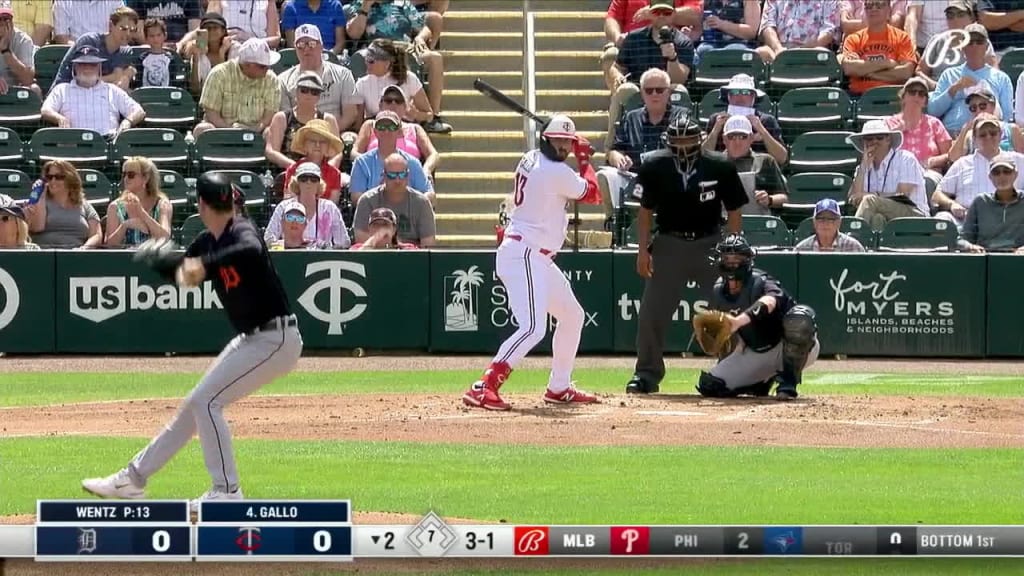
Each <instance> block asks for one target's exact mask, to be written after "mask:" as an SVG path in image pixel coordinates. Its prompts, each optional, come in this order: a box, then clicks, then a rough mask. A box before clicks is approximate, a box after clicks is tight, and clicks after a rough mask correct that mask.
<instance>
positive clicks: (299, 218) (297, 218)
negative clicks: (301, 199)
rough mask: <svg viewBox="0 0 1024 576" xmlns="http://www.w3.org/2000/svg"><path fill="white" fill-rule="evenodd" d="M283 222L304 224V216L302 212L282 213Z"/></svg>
mask: <svg viewBox="0 0 1024 576" xmlns="http://www.w3.org/2000/svg"><path fill="white" fill-rule="evenodd" d="M284 221H285V222H292V223H294V224H305V223H306V217H305V216H303V215H302V214H295V213H289V214H285V215H284Z"/></svg>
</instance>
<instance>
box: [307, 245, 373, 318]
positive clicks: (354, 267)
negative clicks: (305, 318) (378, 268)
mask: <svg viewBox="0 0 1024 576" xmlns="http://www.w3.org/2000/svg"><path fill="white" fill-rule="evenodd" d="M324 271H326V272H327V277H326V278H323V279H321V280H317V281H316V282H314V283H313V284H311V285H310V286H309V288H306V291H305V292H303V293H302V296H299V304H302V307H303V308H305V309H306V311H307V312H309V315H310V316H312V317H313V318H316V319H317V320H320V321H321V322H326V323H327V334H328V335H329V336H341V335H342V334H344V333H345V332H344V330H343V327H344V325H345V323H347V322H351V321H352V320H355V319H356V318H359V317H360V316H361V315H362V314H363V312H365V311H366V304H365V303H364V302H358V303H356V304H352V305H351V306H350V307H349V308H348V309H344V308H343V306H344V303H343V302H342V296H341V291H342V290H345V291H347V292H349V293H351V294H352V296H354V297H355V298H366V289H365V288H363V287H362V285H360V284H359V282H356V281H355V280H352V279H350V278H345V277H344V274H343V273H344V272H346V271H348V272H350V273H353V274H356V275H358V276H359V277H361V278H364V279H365V278H366V266H364V265H362V264H359V263H358V262H345V261H341V260H326V261H322V262H313V263H312V264H309V265H307V266H306V278H309V277H310V276H313V275H314V274H316V273H318V272H324ZM325 290H326V291H327V310H323V309H322V308H320V307H319V306H317V303H316V301H317V296H318V295H319V294H320V293H321V292H323V291H325Z"/></svg>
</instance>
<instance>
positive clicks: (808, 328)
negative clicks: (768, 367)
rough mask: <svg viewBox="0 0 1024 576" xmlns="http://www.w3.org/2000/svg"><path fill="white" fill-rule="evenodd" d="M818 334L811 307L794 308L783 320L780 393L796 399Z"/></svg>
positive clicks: (799, 306)
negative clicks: (798, 387)
mask: <svg viewBox="0 0 1024 576" xmlns="http://www.w3.org/2000/svg"><path fill="white" fill-rule="evenodd" d="M817 333H818V329H817V326H816V325H815V323H814V310H812V309H811V308H810V307H809V306H804V305H802V304H801V305H797V306H794V307H793V309H792V310H790V311H789V312H787V313H786V315H785V316H784V317H783V318H782V371H781V372H779V387H778V392H780V393H786V394H790V395H792V396H793V397H796V387H797V386H798V385H799V384H800V382H802V381H803V372H804V366H805V365H806V364H807V357H808V355H809V354H810V352H811V350H813V349H814V337H815V336H816V335H817Z"/></svg>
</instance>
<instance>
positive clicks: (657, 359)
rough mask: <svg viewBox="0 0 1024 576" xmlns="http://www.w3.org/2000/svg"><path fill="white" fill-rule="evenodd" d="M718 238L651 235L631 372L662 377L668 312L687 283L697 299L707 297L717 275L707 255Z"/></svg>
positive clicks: (656, 380) (650, 379) (652, 379)
mask: <svg viewBox="0 0 1024 576" xmlns="http://www.w3.org/2000/svg"><path fill="white" fill-rule="evenodd" d="M719 240H720V235H719V234H712V235H710V236H705V237H703V238H699V239H696V240H686V239H684V238H681V237H678V236H672V235H670V234H658V235H657V236H656V237H655V238H654V241H653V242H652V249H651V255H652V260H653V262H654V275H653V276H652V277H650V278H648V279H647V280H646V284H645V286H644V295H643V300H641V301H640V316H639V319H638V324H637V331H636V369H635V370H634V372H633V373H634V375H635V376H639V377H640V378H641V379H642V380H643V381H644V382H646V383H648V384H660V383H661V380H662V379H663V378H665V358H664V351H665V333H666V332H667V331H668V328H669V326H670V325H671V324H672V315H673V314H675V312H676V310H677V309H678V308H679V301H680V300H681V298H682V293H683V288H684V287H685V286H686V285H687V283H688V282H696V283H697V287H698V291H699V294H700V296H699V299H701V300H705V301H709V296H710V295H711V288H712V287H713V286H714V284H715V280H717V279H718V271H717V270H716V269H715V268H714V267H713V266H712V264H711V261H710V260H709V258H710V256H711V255H712V250H713V249H714V247H715V245H716V244H717V243H718V241H719ZM641 249H642V248H641ZM691 304H693V303H691ZM691 312H692V307H691Z"/></svg>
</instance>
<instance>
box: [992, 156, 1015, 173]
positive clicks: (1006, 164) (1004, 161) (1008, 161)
mask: <svg viewBox="0 0 1024 576" xmlns="http://www.w3.org/2000/svg"><path fill="white" fill-rule="evenodd" d="M999 167H1003V168H1009V169H1010V170H1013V171H1014V172H1016V171H1017V163H1016V162H1014V161H1013V156H1011V155H1009V154H1005V153H1004V154H996V156H995V158H993V159H992V161H991V162H989V163H988V171H989V172H991V171H993V170H995V169H996V168H999Z"/></svg>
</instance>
